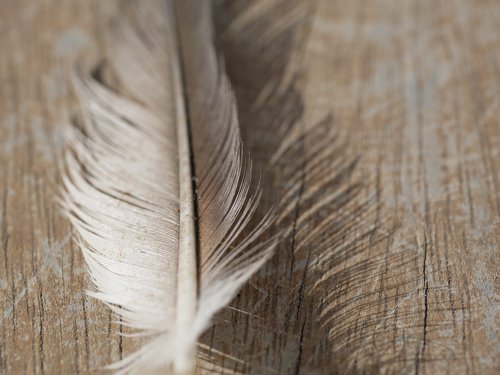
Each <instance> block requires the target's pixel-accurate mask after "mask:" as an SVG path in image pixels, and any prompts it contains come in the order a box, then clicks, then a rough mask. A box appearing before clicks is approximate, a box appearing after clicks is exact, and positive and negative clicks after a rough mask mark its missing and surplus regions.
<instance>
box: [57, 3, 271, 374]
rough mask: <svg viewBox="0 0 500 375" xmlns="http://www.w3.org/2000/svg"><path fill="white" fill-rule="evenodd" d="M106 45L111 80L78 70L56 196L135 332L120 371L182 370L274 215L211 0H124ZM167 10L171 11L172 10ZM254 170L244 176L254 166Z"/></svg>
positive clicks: (244, 273)
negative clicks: (137, 340) (76, 109)
mask: <svg viewBox="0 0 500 375" xmlns="http://www.w3.org/2000/svg"><path fill="white" fill-rule="evenodd" d="M129 10H130V11H129V15H130V17H129V19H127V20H126V21H120V22H118V23H117V25H116V29H115V30H114V32H113V33H112V36H111V39H110V43H109V45H110V54H109V56H108V57H107V59H108V60H109V63H110V64H111V66H112V69H113V72H114V73H115V74H116V76H117V79H118V82H119V86H120V93H118V92H116V91H115V90H113V89H110V88H109V87H106V86H104V85H103V84H101V83H100V82H98V81H97V80H95V79H94V78H92V77H91V76H90V75H88V74H86V73H85V72H82V71H79V72H78V73H77V74H76V77H75V91H76V94H77V97H78V100H79V104H80V111H81V117H82V122H81V124H80V125H79V126H75V127H73V128H72V129H71V131H70V134H69V136H68V144H69V148H68V152H67V153H66V167H65V176H64V178H63V183H64V194H63V208H64V210H65V212H66V214H67V216H68V217H69V219H70V221H71V222H72V224H73V226H74V228H75V229H76V231H77V233H78V235H79V245H80V247H81V249H82V251H83V254H84V257H85V260H86V262H87V265H88V269H89V273H90V276H91V279H92V281H93V283H94V284H95V286H96V291H95V292H91V293H90V294H91V295H92V296H94V297H96V298H98V299H100V300H101V301H103V302H105V303H106V304H108V305H109V306H110V307H111V309H113V311H115V312H116V313H117V314H119V315H120V316H121V317H122V319H123V323H124V324H126V325H128V326H130V327H132V328H134V329H136V330H138V333H137V335H140V336H146V337H147V342H146V343H145V344H144V345H143V346H142V347H141V348H140V349H139V350H138V351H137V352H135V353H133V354H132V355H130V356H128V357H126V358H124V359H123V360H122V361H120V362H118V363H115V364H113V365H111V366H110V367H111V368H112V369H115V370H119V371H120V372H124V373H125V372H126V373H128V372H138V371H139V370H141V371H144V370H149V369H158V368H164V367H167V368H170V369H173V370H174V372H177V373H185V372H191V371H193V369H194V365H195V361H194V359H195V345H196V341H197V339H198V337H199V336H200V334H201V333H202V332H203V331H204V330H205V329H206V328H207V327H208V326H209V324H210V319H211V317H212V316H213V314H214V313H215V312H216V311H217V310H219V309H220V308H222V307H223V306H224V305H226V304H227V303H229V302H230V300H231V298H232V297H233V296H234V294H235V293H236V292H237V291H238V290H239V288H240V287H241V286H242V285H243V284H244V282H245V281H246V280H247V279H248V278H249V277H250V276H251V275H252V274H253V273H254V272H255V271H256V270H257V269H258V268H259V267H260V266H261V265H262V264H263V263H264V262H265V261H266V260H267V259H268V258H269V256H270V255H271V253H272V250H273V248H274V246H275V242H276V241H275V239H274V237H271V238H268V239H266V240H262V239H261V237H262V235H263V233H264V232H265V231H266V230H267V229H268V228H269V227H270V225H271V223H272V219H273V215H271V214H269V215H264V216H263V217H262V218H261V219H260V220H259V221H258V223H257V224H254V222H255V220H253V218H254V212H255V210H256V207H257V205H258V202H259V199H260V193H259V189H258V188H256V187H255V185H256V184H255V182H252V169H251V162H250V160H249V159H248V157H246V154H245V152H244V151H243V146H242V142H241V139H240V133H239V127H238V121H237V114H236V105H235V99H234V96H233V93H232V91H231V88H230V84H229V81H228V79H227V77H226V76H225V73H224V68H223V65H222V64H221V62H220V60H219V58H218V56H217V54H216V53H215V49H214V47H213V41H212V29H211V22H210V17H211V15H210V6H209V3H208V2H201V3H200V2H196V1H177V2H176V3H175V7H174V4H172V3H171V2H164V1H159V0H158V1H156V0H155V1H148V2H134V3H133V4H132V7H131V9H129ZM176 19H177V21H178V22H176ZM253 181H255V180H253Z"/></svg>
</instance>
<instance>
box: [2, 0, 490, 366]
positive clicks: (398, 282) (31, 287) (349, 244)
mask: <svg viewBox="0 0 500 375" xmlns="http://www.w3.org/2000/svg"><path fill="white" fill-rule="evenodd" d="M229 3H230V2H223V1H222V2H221V1H218V2H217V5H216V7H215V12H214V14H215V20H216V25H217V30H218V42H219V43H220V49H221V51H222V52H223V53H224V55H225V58H226V61H227V66H228V72H229V75H230V77H231V79H232V81H233V83H234V86H235V91H236V95H237V97H238V103H239V107H240V111H241V113H240V116H241V125H242V130H243V134H244V138H245V140H246V142H247V144H248V145H249V147H250V149H251V151H252V152H253V154H254V156H255V160H256V164H257V165H262V166H265V164H266V160H267V158H269V153H270V148H271V147H274V144H275V143H273V142H272V140H269V134H267V136H266V134H264V133H262V132H265V128H264V127H262V126H261V127H259V126H257V125H255V126H254V127H252V126H253V125H254V124H253V123H252V121H253V122H255V121H256V120H262V121H260V122H259V123H260V124H263V123H264V124H265V123H267V122H266V121H269V122H278V123H280V124H281V123H292V122H293V123H295V125H296V126H295V128H294V129H302V130H301V131H303V132H307V130H308V129H309V128H310V127H312V126H313V125H312V124H315V125H317V124H320V125H321V126H320V128H322V129H324V128H327V129H334V131H335V134H336V136H335V137H332V138H331V142H332V143H331V148H332V152H331V153H330V154H329V155H330V156H329V157H330V158H331V160H326V162H327V164H326V165H325V166H324V168H325V169H324V170H325V171H327V172H329V171H332V173H338V175H339V178H337V179H336V180H335V181H333V182H331V183H329V184H328V187H334V188H335V186H334V184H338V189H339V190H342V189H344V190H343V191H344V192H345V194H344V195H343V197H344V198H345V199H343V200H342V202H340V201H338V202H336V203H335V202H332V204H331V207H327V208H329V209H330V211H331V210H336V211H335V212H338V215H337V219H336V220H334V221H333V222H331V223H329V226H328V232H325V233H324V236H323V237H322V238H321V239H320V240H317V241H316V242H314V241H311V240H310V238H309V237H308V236H307V230H302V231H301V227H300V223H301V219H302V218H303V217H305V216H307V215H308V211H307V208H308V207H309V208H310V207H312V206H313V205H314V199H312V198H314V194H312V193H311V194H309V193H308V192H310V191H311V189H313V187H312V185H311V184H312V183H313V182H314V181H313V182H311V181H310V180H308V178H307V175H306V171H305V172H304V178H303V179H302V182H301V187H300V191H299V193H298V195H297V197H296V201H297V204H296V209H295V218H294V220H293V222H292V223H290V225H292V226H293V228H294V231H295V229H296V232H297V233H296V235H295V232H294V235H293V236H292V238H291V240H290V241H289V242H288V243H285V244H283V245H281V246H280V248H279V250H278V253H277V254H276V256H275V257H274V258H273V259H272V260H271V262H270V263H269V264H268V265H267V266H266V267H265V268H264V269H263V270H262V271H261V272H260V273H259V274H258V275H256V276H255V277H254V278H253V279H252V280H251V282H250V283H249V284H248V285H247V286H246V287H245V288H244V289H243V291H242V292H241V293H240V294H239V295H238V296H237V297H236V298H235V300H234V302H233V303H232V305H231V307H228V308H227V309H225V310H223V311H222V312H221V313H220V314H218V316H217V317H216V321H215V323H216V324H215V326H214V327H213V328H212V329H211V330H210V331H209V332H207V334H206V335H205V336H204V337H203V338H202V342H201V345H200V352H201V353H202V355H201V358H200V366H199V370H200V373H203V372H210V371H213V372H216V373H252V374H275V373H283V374H299V373H300V374H331V373H349V374H357V373H365V374H375V373H386V374H392V373H408V374H413V373H414V374H441V373H443V374H497V373H500V341H499V326H500V307H499V301H498V300H499V282H498V270H499V263H498V252H497V248H498V243H499V240H500V215H499V213H500V177H499V173H500V2H498V1H496V0H476V1H472V0H443V1H433V0H420V1H419V0H402V1H393V0H373V1H371V0H365V1H363V0H353V1H344V0H310V1H305V0H304V1H298V2H297V1H295V2H293V1H288V2H287V1H285V2H281V5H278V6H275V5H269V4H268V3H272V1H271V0H269V1H267V0H264V1H253V2H250V3H246V4H245V2H243V3H242V2H236V3H237V4H236V3H234V4H229ZM292 3H294V4H292ZM244 8H246V11H251V12H254V14H259V12H260V13H261V14H262V18H261V19H262V20H263V21H262V24H259V23H258V22H257V23H256V22H255V21H249V20H248V19H247V18H245V17H243V16H241V17H238V15H239V14H240V13H241V12H242V9H244ZM121 9H122V8H121V7H120V6H118V1H115V0H107V1H99V0H37V1H34V0H2V1H0V248H1V256H0V372H1V373H5V374H24V373H26V374H73V373H74V374H78V373H101V372H103V370H102V366H103V365H105V364H109V363H110V362H112V361H114V360H117V359H118V358H121V357H122V356H123V355H124V354H126V353H128V352H130V351H131V350H133V348H134V345H136V344H135V343H134V342H132V341H131V340H129V339H126V338H122V337H121V336H119V335H117V334H116V333H117V332H119V331H121V330H122V328H121V327H120V325H119V323H116V322H115V319H116V318H115V317H114V316H113V315H112V314H111V313H110V311H109V310H108V309H107V308H105V307H103V306H102V305H101V304H99V303H96V302H94V301H93V300H91V299H89V298H88V297H86V295H85V290H86V289H87V288H90V284H89V281H88V279H87V276H86V271H85V266H84V263H83V259H82V256H81V254H80V252H79V251H78V249H77V248H76V247H75V246H74V245H73V244H72V241H71V240H70V237H71V228H70V226H69V225H68V222H67V221H66V220H65V219H64V218H63V217H62V215H61V213H60V212H59V209H58V206H57V202H56V196H57V195H56V192H57V190H58V187H59V168H60V166H59V162H60V160H61V151H62V148H63V133H64V129H65V127H67V126H68V124H69V122H70V121H71V116H72V115H73V113H74V111H75V102H74V100H73V99H72V96H71V91H70V85H69V83H68V79H67V77H68V75H69V72H70V71H71V69H72V67H73V65H74V63H75V61H77V60H78V61H79V62H80V63H81V64H84V65H85V64H94V63H96V62H98V61H99V60H100V58H102V56H104V54H105V48H106V46H105V43H104V37H103V35H105V33H107V32H109V29H108V25H109V19H110V18H111V17H113V16H116V15H119V12H120V11H121ZM273 12H274V13H275V14H276V17H284V16H286V17H288V18H287V21H286V22H283V23H279V25H281V26H282V27H281V29H280V28H279V27H277V26H276V25H274V26H275V27H274V28H273V23H272V22H267V23H266V21H265V18H266V16H269V15H270V14H273ZM235 20H236V21H235ZM233 21H234V22H233ZM228 25H229V26H228ZM257 26H259V27H260V29H262V30H266V32H267V33H270V34H269V35H271V34H272V35H271V36H276V37H271V38H267V39H266V40H268V39H270V40H272V42H269V43H270V44H269V45H265V43H264V42H262V41H261V40H256V39H253V40H245V35H251V31H252V30H253V29H252V28H254V27H257ZM273 33H274V34H273ZM242 41H243V42H245V43H243V44H240V46H245V48H242V47H241V48H238V42H242ZM259 43H264V44H262V45H261V44H259ZM259 48H263V51H267V52H266V53H257V52H258V51H260V50H259ZM256 51H257V52H256ZM273 51H274V52H275V53H273ZM259 56H260V60H259ZM249 57H253V58H254V60H252V62H251V63H249V62H248V61H246V59H248V58H249ZM245 61H246V64H247V65H245ZM245 69H246V70H245ZM245 72H249V74H250V73H252V74H253V73H255V76H254V78H252V79H251V80H250V81H251V84H249V83H248V82H247V81H248V77H245ZM274 81H276V82H280V85H274V86H273V84H272V82H274ZM278 86H280V87H278ZM276 134H280V133H279V132H277V133H275V137H276V136H277V135H276ZM320 136H321V134H320ZM311 137H312V139H314V135H313V136H311ZM305 138H306V139H307V137H305ZM328 139H330V138H328ZM303 146H304V147H306V148H307V143H305V144H304V145H303ZM285 160H286V159H285ZM291 161H292V160H291ZM286 173H287V172H286V168H284V169H283V172H282V175H280V173H277V174H276V173H275V174H274V176H273V177H272V178H273V179H274V181H275V183H278V182H279V181H280V179H281V180H282V179H283V178H284V176H286ZM325 174H326V173H325ZM310 185H311V186H310ZM318 194H319V193H318ZM269 199H270V198H269ZM318 220H319V221H318V222H319V223H322V221H321V220H322V219H321V218H319V219H318ZM308 230H311V229H310V228H309V229H308ZM325 249H326V250H325ZM325 251H326V252H325Z"/></svg>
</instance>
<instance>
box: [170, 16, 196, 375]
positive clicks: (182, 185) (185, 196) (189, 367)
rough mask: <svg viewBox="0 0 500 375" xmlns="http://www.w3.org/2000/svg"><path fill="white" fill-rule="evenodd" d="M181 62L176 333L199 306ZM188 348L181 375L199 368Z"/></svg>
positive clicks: (177, 72) (175, 80) (176, 67)
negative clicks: (196, 367) (197, 305)
mask: <svg viewBox="0 0 500 375" xmlns="http://www.w3.org/2000/svg"><path fill="white" fill-rule="evenodd" d="M173 15H174V12H173V10H172V6H171V7H170V12H168V15H167V17H170V20H171V24H172V25H175V26H173V27H172V33H171V34H170V35H171V45H172V46H173V50H174V51H176V52H177V53H178V55H179V47H178V44H177V40H178V37H177V33H176V32H177V27H176V21H175V17H173ZM179 62H180V58H179V56H177V57H176V58H174V59H172V86H173V87H172V89H173V92H174V98H175V109H176V124H177V145H178V153H179V211H180V219H179V259H178V266H177V267H178V269H177V275H178V280H177V311H176V320H177V330H178V332H179V333H181V334H182V332H186V331H187V330H188V329H189V328H190V325H191V324H192V322H193V321H194V320H195V317H196V304H197V288H198V287H197V283H198V277H197V269H198V267H197V255H196V251H197V249H196V229H195V201H194V193H193V171H192V170H191V162H192V158H193V156H192V152H191V146H190V141H189V124H188V120H187V112H186V105H185V103H184V98H185V95H184V92H183V91H184V90H183V84H182V71H181V67H180V64H179ZM195 344H196V343H194V342H193V345H192V346H191V347H190V348H187V349H186V351H185V353H184V354H183V355H181V356H177V358H175V359H174V363H173V367H174V371H175V372H176V373H178V374H187V373H194V369H195V366H196V347H195Z"/></svg>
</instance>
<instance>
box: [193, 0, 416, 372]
mask: <svg viewBox="0 0 500 375" xmlns="http://www.w3.org/2000/svg"><path fill="white" fill-rule="evenodd" d="M214 13H215V23H216V29H217V37H218V43H219V46H220V50H221V51H222V53H223V54H224V57H225V60H226V69H227V71H228V75H229V77H230V79H231V83H232V85H233V88H234V90H235V93H236V96H237V101H238V111H239V120H240V126H241V129H242V136H243V139H244V143H245V145H246V146H247V149H248V150H250V151H251V153H252V158H253V160H254V165H255V168H254V170H255V171H257V173H260V178H261V180H262V186H263V189H264V194H263V199H264V201H265V204H264V205H263V206H262V207H261V209H262V212H267V209H268V207H269V206H271V205H272V204H275V203H276V202H280V203H279V207H280V217H279V229H281V230H284V231H285V233H286V235H285V238H284V240H283V241H282V242H281V244H280V245H279V247H278V249H277V252H276V254H275V256H274V257H273V258H272V259H271V260H270V261H269V262H268V264H267V265H265V266H264V268H263V269H262V270H261V271H260V272H259V273H258V274H257V275H256V276H255V277H254V278H253V279H252V280H251V281H250V283H249V285H248V286H247V287H245V288H244V289H243V290H242V291H241V293H240V294H239V295H238V296H237V297H236V298H235V299H234V301H233V303H232V304H231V306H230V307H228V308H227V309H225V310H224V311H222V312H221V313H220V314H218V315H217V317H216V322H215V323H216V324H215V325H214V327H213V328H212V329H211V330H210V331H209V332H207V334H206V335H204V336H203V338H202V342H203V343H204V344H205V345H207V347H208V348H211V349H210V350H213V351H214V353H215V352H217V353H225V356H229V357H231V358H233V359H234V358H237V359H238V360H237V362H238V364H235V363H234V361H233V362H232V363H230V362H225V361H224V359H223V358H222V359H221V358H220V357H219V359H220V365H221V366H223V367H225V368H229V369H231V368H233V369H235V370H236V369H237V370H238V371H243V372H245V373H252V374H273V373H283V374H297V373H299V372H300V373H308V374H326V373H328V374H335V373H342V374H344V373H352V374H355V373H372V374H373V373H378V372H379V371H380V369H381V368H382V367H383V366H384V365H385V364H386V362H387V361H389V362H390V361H412V360H413V359H414V357H415V353H413V352H412V353H406V352H405V350H406V348H404V347H403V346H402V345H401V342H400V338H398V333H399V332H400V331H401V332H402V334H403V335H404V329H405V328H408V327H411V325H412V324H414V325H415V326H417V327H421V324H420V322H419V323H416V319H417V316H420V315H419V312H418V311H414V312H412V311H408V310H405V309H403V307H404V304H405V303H406V301H408V300H409V299H412V298H422V296H423V295H424V292H423V286H422V285H421V284H420V281H419V280H417V279H415V278H408V279H404V277H402V276H401V275H405V269H407V268H408V267H421V259H422V252H423V250H422V248H421V247H420V246H419V245H417V243H416V241H415V240H414V239H411V240H410V241H408V242H405V241H404V240H403V239H402V238H401V236H399V235H398V225H397V223H396V222H394V220H391V219H390V218H388V217H386V215H384V207H383V204H382V203H381V202H379V200H378V197H377V196H375V194H376V193H373V192H372V191H370V189H371V188H370V186H373V183H371V182H372V181H370V180H369V179H371V178H372V176H363V175H360V174H359V173H358V171H357V169H356V167H357V165H358V162H359V158H360V156H359V155H352V153H351V152H350V151H351V150H350V148H349V142H348V140H346V139H345V137H343V136H342V135H341V134H338V133H337V132H336V131H335V128H336V127H335V116H334V115H333V114H331V115H330V116H327V117H326V118H324V119H323V120H322V121H321V122H320V123H318V124H308V123H305V120H304V111H305V109H304V104H303V100H302V97H301V83H302V80H303V75H302V70H301V64H300V57H301V55H302V54H303V52H302V51H303V47H304V43H305V40H306V39H305V38H306V36H307V32H308V28H309V21H310V16H311V9H308V7H307V6H304V2H300V1H296V0H294V1H283V0H261V1H256V2H252V3H250V4H249V3H248V2H243V1H230V2H229V1H217V2H216V5H215V12H214ZM291 61H292V62H291ZM273 153H274V155H275V156H274V158H273V159H272V160H270V159H271V158H270V155H271V154H273ZM409 274H411V273H409ZM381 317H382V318H381ZM389 325H393V327H392V328H394V334H393V339H392V341H390V342H387V336H386V332H387V331H388V330H389ZM398 329H400V331H398ZM381 354H383V355H381Z"/></svg>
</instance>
